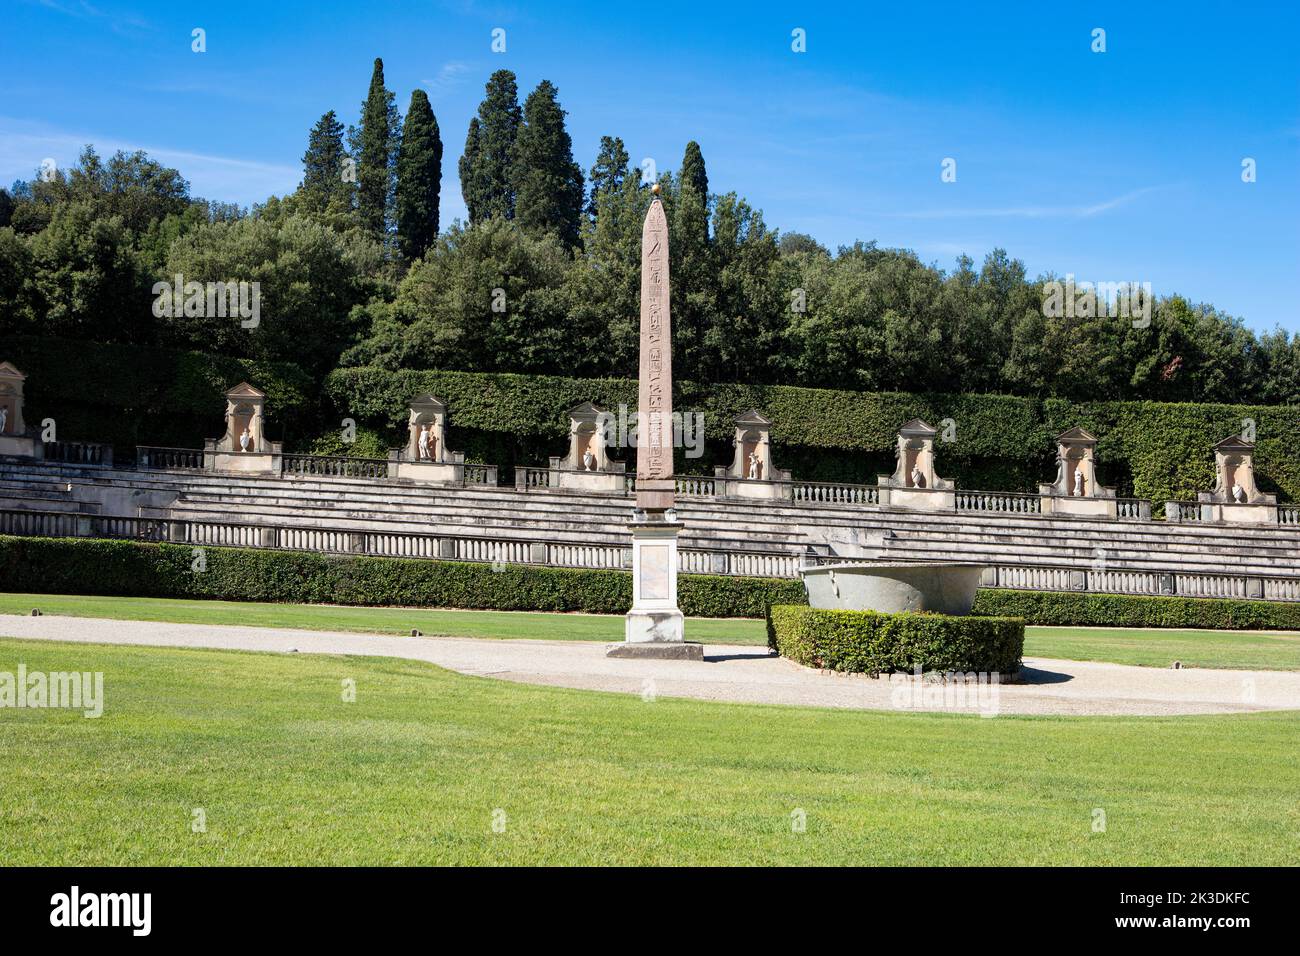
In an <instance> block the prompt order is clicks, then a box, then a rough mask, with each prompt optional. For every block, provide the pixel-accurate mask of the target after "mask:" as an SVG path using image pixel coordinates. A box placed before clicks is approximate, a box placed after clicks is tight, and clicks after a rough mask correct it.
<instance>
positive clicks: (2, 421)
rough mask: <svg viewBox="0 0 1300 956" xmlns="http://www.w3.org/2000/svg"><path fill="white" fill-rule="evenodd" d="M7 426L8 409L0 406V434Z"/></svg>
mask: <svg viewBox="0 0 1300 956" xmlns="http://www.w3.org/2000/svg"><path fill="white" fill-rule="evenodd" d="M8 427H9V409H7V408H3V407H0V435H3V434H4V433H5V429H7V428H8Z"/></svg>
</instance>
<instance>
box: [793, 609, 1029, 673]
mask: <svg viewBox="0 0 1300 956" xmlns="http://www.w3.org/2000/svg"><path fill="white" fill-rule="evenodd" d="M767 634H768V646H769V647H771V648H772V649H773V650H774V651H776V652H777V653H778V654H780V655H781V656H782V657H788V658H789V659H790V660H792V661H794V662H796V663H798V664H803V665H804V666H806V667H817V668H822V669H824V670H833V671H842V672H846V673H854V674H870V675H871V676H873V677H875V676H878V675H879V674H882V673H887V672H890V671H903V672H906V673H912V672H913V671H914V670H915V669H916V668H917V667H919V668H921V670H923V671H940V672H947V671H961V672H969V671H978V672H989V673H993V672H998V673H1013V672H1015V671H1018V670H1019V669H1020V658H1021V654H1022V653H1023V652H1024V647H1025V622H1024V621H1021V620H1017V619H1014V618H1009V617H950V616H948V615H944V614H879V613H877V612H875V611H829V610H822V609H816V608H810V607H803V606H798V605H777V606H773V607H772V608H771V609H770V610H769V612H768V615H767Z"/></svg>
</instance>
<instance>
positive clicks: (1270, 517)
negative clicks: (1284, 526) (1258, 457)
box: [1196, 436, 1277, 524]
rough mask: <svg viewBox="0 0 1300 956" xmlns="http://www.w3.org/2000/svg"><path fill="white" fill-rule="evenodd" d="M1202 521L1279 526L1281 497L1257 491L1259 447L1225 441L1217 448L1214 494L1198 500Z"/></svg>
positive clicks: (1233, 439)
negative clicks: (1256, 463) (1278, 506)
mask: <svg viewBox="0 0 1300 956" xmlns="http://www.w3.org/2000/svg"><path fill="white" fill-rule="evenodd" d="M1196 500H1197V501H1198V502H1199V503H1200V505H1201V520H1203V521H1231V522H1235V523H1237V524H1277V496H1276V495H1266V494H1264V493H1262V492H1261V491H1260V490H1259V489H1258V488H1257V487H1255V443H1254V442H1250V441H1246V439H1244V438H1237V437H1235V436H1233V437H1231V438H1225V439H1223V441H1221V442H1219V443H1218V444H1216V445H1215V446H1214V490H1213V491H1202V492H1201V493H1200V494H1198V495H1197V496H1196Z"/></svg>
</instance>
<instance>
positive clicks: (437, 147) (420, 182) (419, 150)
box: [396, 90, 442, 260]
mask: <svg viewBox="0 0 1300 956" xmlns="http://www.w3.org/2000/svg"><path fill="white" fill-rule="evenodd" d="M441 189H442V137H441V136H439V134H438V120H437V117H435V116H434V115H433V109H432V108H431V107H430V106H429V97H428V96H427V95H426V94H425V92H424V90H415V91H414V92H413V93H412V94H411V105H410V107H409V108H408V109H407V111H406V122H405V123H404V124H403V126H402V145H401V148H400V149H399V150H398V153H397V201H396V211H397V216H396V218H397V241H398V245H399V247H400V248H401V251H402V255H403V256H405V257H406V258H407V259H408V260H410V259H418V258H420V257H422V256H423V255H424V253H425V250H426V249H428V248H429V246H431V245H432V244H433V241H434V239H436V238H437V236H438V200H439V194H440V192H441Z"/></svg>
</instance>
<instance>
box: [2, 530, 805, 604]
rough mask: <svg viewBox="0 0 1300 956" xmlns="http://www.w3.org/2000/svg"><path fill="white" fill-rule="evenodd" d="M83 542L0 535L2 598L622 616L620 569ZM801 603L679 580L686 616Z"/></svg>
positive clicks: (767, 583) (737, 586)
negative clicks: (23, 595)
mask: <svg viewBox="0 0 1300 956" xmlns="http://www.w3.org/2000/svg"><path fill="white" fill-rule="evenodd" d="M195 550H196V549H195V548H194V547H192V546H190V545H179V544H151V543H145V542H137V541H104V540H96V539H83V538H17V537H4V536H0V590H4V591H20V592H31V593H39V594H103V595H113V596H130V597H169V598H172V597H174V598H213V599H219V600H226V601H271V602H291V603H304V604H356V605H368V606H380V605H390V606H392V605H399V606H407V607H456V608H472V609H478V610H498V611H585V612H588V613H592V614H622V613H625V612H626V611H627V609H628V608H629V607H630V606H631V604H632V576H631V574H629V573H628V572H626V571H598V570H582V569H569V568H549V567H532V566H528V565H509V566H506V567H505V568H504V569H502V570H497V571H494V570H493V569H492V567H491V566H490V565H487V564H472V563H469V562H462V561H420V560H405V559H400V558H366V557H349V556H346V555H327V554H316V553H310V552H303V551H272V550H259V549H251V548H215V547H208V546H205V547H203V548H202V549H201V550H202V552H203V562H204V569H203V570H202V571H195V570H193V569H192V568H193V565H194V561H195V554H194V552H195ZM800 600H804V592H803V584H802V583H800V582H799V581H786V580H779V579H774V578H733V577H721V576H715V575H706V574H683V575H681V576H680V577H679V578H678V603H679V605H680V607H681V609H682V611H683V612H684V613H686V614H687V615H689V616H693V617H762V616H763V613H764V610H765V608H766V607H767V606H768V605H769V604H771V603H773V602H784V603H790V602H792V601H800Z"/></svg>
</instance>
